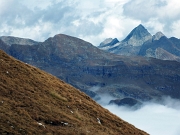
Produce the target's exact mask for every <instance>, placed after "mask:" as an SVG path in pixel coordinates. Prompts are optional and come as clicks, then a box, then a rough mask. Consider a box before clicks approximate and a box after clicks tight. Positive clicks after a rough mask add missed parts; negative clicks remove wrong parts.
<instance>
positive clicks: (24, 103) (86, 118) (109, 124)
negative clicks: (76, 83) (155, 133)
mask: <svg viewBox="0 0 180 135" xmlns="http://www.w3.org/2000/svg"><path fill="white" fill-rule="evenodd" d="M97 118H99V119H100V121H101V124H99V123H98V120H97ZM0 134H2V135H6V134H8V135H9V134H33V135H35V134H37V135H39V134H44V135H56V134H57V135H60V134H61V135H63V134H65V135H68V134H69V135H73V134H75V135H91V134H93V135H95V134H98V135H110V134H112V135H145V134H147V133H145V132H144V131H141V130H139V129H137V128H135V127H134V126H133V125H131V124H129V123H127V122H125V121H123V120H122V119H120V118H118V117H117V116H115V115H113V114H112V113H110V112H109V111H108V110H106V109H104V108H102V107H101V106H100V105H98V104H97V103H96V102H95V101H93V100H92V99H91V98H90V97H89V96H87V95H85V94H84V93H82V92H81V91H79V90H77V89H75V88H74V87H72V86H71V85H68V84H66V83H65V82H63V81H61V80H59V79H58V78H56V77H54V76H52V75H50V74H48V73H46V72H44V71H41V70H39V69H37V68H35V67H33V66H30V65H28V64H25V63H22V62H20V61H18V60H15V59H14V58H12V57H10V56H8V55H7V54H5V53H4V52H3V51H1V50H0Z"/></svg>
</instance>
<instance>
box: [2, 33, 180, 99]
mask: <svg viewBox="0 0 180 135" xmlns="http://www.w3.org/2000/svg"><path fill="white" fill-rule="evenodd" d="M1 43H2V44H0V47H1V49H3V48H6V49H5V51H6V52H7V53H8V54H10V55H12V56H13V57H15V58H17V59H19V60H21V61H23V62H25V63H29V64H31V65H33V66H36V67H39V68H40V69H42V70H44V71H47V72H49V73H51V74H53V75H55V76H57V77H58V78H60V79H62V80H64V81H65V82H67V83H69V84H71V85H73V86H74V87H76V88H78V89H80V90H81V91H83V92H85V93H86V94H88V95H89V96H91V97H92V98H94V99H96V100H98V99H99V98H100V97H101V95H102V94H103V93H107V94H109V95H111V96H113V97H115V98H120V99H121V98H125V97H130V98H134V99H136V100H139V101H146V100H150V99H153V98H160V97H161V96H164V95H166V96H171V97H173V98H178V99H180V92H179V90H180V86H179V83H180V63H178V62H175V61H162V60H158V59H153V58H144V57H138V56H135V57H127V56H120V55H115V54H111V53H107V52H104V51H103V50H100V49H98V48H97V47H95V46H93V45H92V44H90V43H88V42H86V41H83V40H81V39H78V38H75V37H71V36H67V35H63V34H58V35H55V36H54V37H51V38H49V39H47V40H46V41H44V42H42V43H40V44H38V45H32V46H29V45H17V44H13V45H11V46H8V45H6V44H5V43H3V42H1ZM94 86H97V87H99V89H97V90H96V91H92V90H91V88H92V87H94Z"/></svg>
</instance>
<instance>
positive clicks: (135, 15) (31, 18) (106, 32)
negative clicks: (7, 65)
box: [0, 0, 180, 45]
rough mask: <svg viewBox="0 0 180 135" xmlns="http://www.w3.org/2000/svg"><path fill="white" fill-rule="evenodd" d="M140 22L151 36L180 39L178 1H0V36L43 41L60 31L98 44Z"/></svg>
mask: <svg viewBox="0 0 180 135" xmlns="http://www.w3.org/2000/svg"><path fill="white" fill-rule="evenodd" d="M139 24H143V25H144V26H145V27H146V28H147V29H148V31H149V32H150V33H151V34H152V35H153V34H155V33H156V32H158V31H161V32H163V33H164V34H165V35H166V36H167V37H172V36H175V37H177V38H180V32H179V29H180V4H179V2H178V1H177V0H148V1H145V0H94V1H93V0H83V1H82V0H18V1H17V0H0V36H3V35H11V36H17V37H24V38H31V39H34V40H37V41H44V40H45V39H47V38H48V37H52V36H54V35H56V34H59V33H63V34H67V35H71V36H75V37H79V38H82V39H84V40H86V41H89V42H91V43H93V44H94V45H99V43H100V42H101V41H103V40H104V39H106V38H109V37H112V38H115V37H117V38H118V39H119V40H122V39H123V38H125V36H127V34H128V33H129V32H130V31H131V30H132V29H133V28H134V27H136V26H137V25H139Z"/></svg>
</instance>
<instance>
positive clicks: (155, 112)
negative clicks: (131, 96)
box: [104, 97, 180, 135]
mask: <svg viewBox="0 0 180 135" xmlns="http://www.w3.org/2000/svg"><path fill="white" fill-rule="evenodd" d="M178 105H180V101H178V100H174V99H171V98H168V97H167V98H164V100H163V104H158V103H155V102H149V103H146V104H145V105H144V106H143V107H142V108H140V109H139V110H135V111H134V110H131V109H129V108H126V107H118V106H115V105H106V106H104V107H105V108H107V109H108V110H110V111H111V112H112V113H114V114H116V115H117V116H119V117H120V118H122V119H124V120H125V121H127V122H129V123H131V124H133V125H135V126H136V127H137V128H139V129H142V130H144V131H146V132H148V133H149V134H151V135H179V133H180V130H179V129H180V122H179V119H180V108H179V106H178Z"/></svg>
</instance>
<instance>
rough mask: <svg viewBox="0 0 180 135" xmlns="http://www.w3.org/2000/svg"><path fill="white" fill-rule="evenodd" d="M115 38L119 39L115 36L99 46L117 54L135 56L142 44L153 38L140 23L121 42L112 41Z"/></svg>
mask: <svg viewBox="0 0 180 135" xmlns="http://www.w3.org/2000/svg"><path fill="white" fill-rule="evenodd" d="M114 40H115V41H117V39H116V38H115V39H113V40H111V42H109V43H107V41H109V40H108V39H106V40H105V41H104V42H102V43H101V44H100V45H99V46H98V48H100V49H102V50H106V51H108V52H111V53H115V54H120V55H125V56H135V55H137V54H138V52H139V50H140V48H141V46H142V44H144V43H145V42H147V41H149V40H152V36H151V34H150V33H149V32H148V31H147V29H145V28H144V26H143V25H141V24H140V25H139V26H137V27H136V28H134V29H133V30H132V31H131V32H130V33H129V35H128V36H127V37H126V38H125V39H124V40H122V41H120V42H119V41H118V42H112V41H114Z"/></svg>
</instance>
